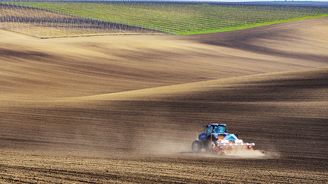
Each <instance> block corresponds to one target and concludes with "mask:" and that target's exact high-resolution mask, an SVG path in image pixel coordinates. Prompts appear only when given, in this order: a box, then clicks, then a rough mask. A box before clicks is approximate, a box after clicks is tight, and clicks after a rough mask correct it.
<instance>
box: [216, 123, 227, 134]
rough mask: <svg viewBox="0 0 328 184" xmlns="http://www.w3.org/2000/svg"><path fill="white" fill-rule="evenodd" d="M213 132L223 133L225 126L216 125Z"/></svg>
mask: <svg viewBox="0 0 328 184" xmlns="http://www.w3.org/2000/svg"><path fill="white" fill-rule="evenodd" d="M214 132H215V133H217V134H224V133H225V132H226V127H225V126H220V125H219V126H216V127H215V128H214Z"/></svg>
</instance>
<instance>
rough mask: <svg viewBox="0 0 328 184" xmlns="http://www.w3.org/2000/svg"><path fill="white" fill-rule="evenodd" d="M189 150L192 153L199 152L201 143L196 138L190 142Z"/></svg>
mask: <svg viewBox="0 0 328 184" xmlns="http://www.w3.org/2000/svg"><path fill="white" fill-rule="evenodd" d="M191 150H192V152H193V153H199V152H200V151H201V150H202V143H201V142H200V141H198V140H196V141H194V142H192V145H191Z"/></svg>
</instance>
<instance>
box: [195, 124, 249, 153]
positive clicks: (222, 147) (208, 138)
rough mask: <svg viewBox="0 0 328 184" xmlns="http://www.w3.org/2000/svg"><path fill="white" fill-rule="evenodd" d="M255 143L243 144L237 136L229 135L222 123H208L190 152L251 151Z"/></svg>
mask: <svg viewBox="0 0 328 184" xmlns="http://www.w3.org/2000/svg"><path fill="white" fill-rule="evenodd" d="M254 146H255V143H244V142H243V140H241V139H238V135H236V134H230V133H228V131H227V125H226V124H223V123H210V124H208V125H206V126H205V128H204V131H203V132H201V133H200V134H199V135H198V139H197V140H195V141H194V142H193V143H192V146H191V147H192V151H193V152H194V153H199V152H201V151H202V150H204V151H206V152H214V153H226V152H229V151H232V150H236V149H253V147H254Z"/></svg>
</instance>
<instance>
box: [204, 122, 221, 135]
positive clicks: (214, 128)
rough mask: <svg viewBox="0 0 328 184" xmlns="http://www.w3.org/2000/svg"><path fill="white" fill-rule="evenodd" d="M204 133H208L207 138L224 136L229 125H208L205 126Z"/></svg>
mask: <svg viewBox="0 0 328 184" xmlns="http://www.w3.org/2000/svg"><path fill="white" fill-rule="evenodd" d="M204 133H206V135H207V136H210V135H211V134H217V135H224V134H226V133H227V125H226V124H219V123H211V124H208V125H206V126H205V130H204Z"/></svg>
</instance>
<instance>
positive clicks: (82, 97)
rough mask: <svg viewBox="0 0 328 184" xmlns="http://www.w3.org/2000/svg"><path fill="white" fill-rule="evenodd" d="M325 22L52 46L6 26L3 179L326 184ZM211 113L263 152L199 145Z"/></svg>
mask: <svg viewBox="0 0 328 184" xmlns="http://www.w3.org/2000/svg"><path fill="white" fill-rule="evenodd" d="M327 25H328V19H327V18H323V19H316V20H307V21H301V22H296V23H288V24H281V25H274V26H268V27H262V28H256V29H252V30H246V31H238V32H233V33H224V34H210V35H205V36H193V37H172V36H163V35H161V36H159V35H129V36H100V37H85V38H60V39H51V40H40V39H36V38H31V37H28V36H24V35H19V34H16V33H12V32H7V31H0V61H1V67H0V91H1V92H0V102H1V103H0V125H1V128H0V146H1V149H0V153H1V154H0V182H3V183H8V182H11V183H136V182H137V183H327V181H328V177H327V176H328V175H327V171H328V166H327V165H328V160H327V158H328V150H327V148H328V144H327V143H328V135H327V131H328V126H327V122H328V121H327V120H328V109H327V107H328V35H327V34H328V26H327ZM209 121H223V122H226V123H228V126H229V131H230V132H235V133H238V134H239V136H240V138H242V139H244V140H245V141H247V142H255V143H256V149H257V150H259V152H258V153H263V154H264V155H259V156H257V155H254V154H253V153H252V154H251V156H249V155H248V153H242V154H240V155H238V156H219V155H209V154H192V153H190V144H191V142H192V141H193V140H194V139H195V137H196V136H197V133H199V131H201V127H202V125H204V124H205V123H207V122H209Z"/></svg>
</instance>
